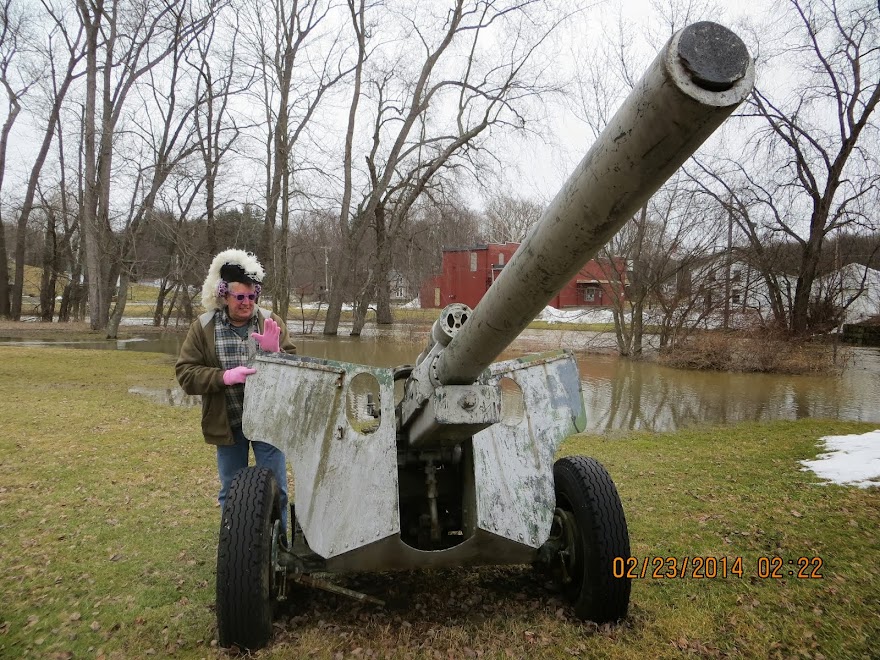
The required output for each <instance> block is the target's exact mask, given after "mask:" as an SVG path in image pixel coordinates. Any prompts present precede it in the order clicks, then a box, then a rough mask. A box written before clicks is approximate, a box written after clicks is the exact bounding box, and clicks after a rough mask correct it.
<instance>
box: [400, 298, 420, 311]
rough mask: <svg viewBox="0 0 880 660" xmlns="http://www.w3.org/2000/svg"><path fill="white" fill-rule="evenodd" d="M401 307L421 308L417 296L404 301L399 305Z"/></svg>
mask: <svg viewBox="0 0 880 660" xmlns="http://www.w3.org/2000/svg"><path fill="white" fill-rule="evenodd" d="M400 307H401V308H402V309H421V307H422V305H421V303H420V302H419V299H418V298H413V299H412V300H410V301H409V302H408V303H404V304H403V305H401V306H400Z"/></svg>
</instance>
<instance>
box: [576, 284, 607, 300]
mask: <svg viewBox="0 0 880 660" xmlns="http://www.w3.org/2000/svg"><path fill="white" fill-rule="evenodd" d="M577 293H578V303H581V304H583V303H585V304H587V305H593V304H596V303H598V302H601V301H602V292H601V290H600V289H599V287H597V286H594V285H592V284H585V283H583V282H579V283H578V285H577Z"/></svg>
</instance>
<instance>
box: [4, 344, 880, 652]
mask: <svg viewBox="0 0 880 660" xmlns="http://www.w3.org/2000/svg"><path fill="white" fill-rule="evenodd" d="M172 362H173V360H172V359H171V358H170V357H168V356H162V355H155V354H148V353H129V352H125V351H122V352H109V351H88V350H76V351H73V350H64V349H54V348H23V347H0V413H2V415H3V419H4V421H5V424H6V428H5V429H4V433H3V434H2V436H0V593H2V594H3V601H2V602H0V657H4V658H6V657H8V658H19V657H33V658H74V657H76V658H79V657H99V658H119V659H127V658H140V657H172V656H173V657H175V658H223V657H227V654H226V653H225V652H223V651H221V650H219V649H217V648H216V647H215V642H214V641H213V640H215V639H216V637H215V635H216V633H215V617H214V610H213V601H214V565H215V553H216V543H217V523H218V512H217V508H216V506H215V499H214V498H215V496H216V483H215V480H216V477H215V474H216V472H215V470H216V468H215V465H214V457H213V453H212V451H211V448H210V447H207V446H205V445H204V443H203V442H202V440H201V437H200V434H199V432H198V423H199V414H200V413H199V411H198V410H197V409H181V408H171V407H166V406H161V405H158V404H154V403H151V402H150V401H149V400H148V399H144V398H139V397H135V396H133V395H131V394H129V393H128V389H129V388H130V387H132V386H135V385H137V386H140V387H156V388H163V387H170V386H172V385H173V374H172ZM870 428H872V427H871V426H869V425H867V424H855V423H845V422H839V421H815V420H802V421H799V422H782V423H773V424H744V425H740V426H736V427H732V428H726V429H717V428H710V429H697V430H691V431H686V432H680V433H674V434H664V435H650V434H633V435H631V436H629V437H627V438H626V439H624V440H614V441H609V440H608V439H606V438H602V437H586V436H584V437H575V438H571V439H569V440H568V441H567V442H566V443H565V444H564V446H563V450H564V453H584V454H589V455H593V456H596V457H597V458H599V459H600V460H601V461H602V462H603V463H604V464H605V466H606V467H607V468H608V470H609V472H610V473H611V475H612V476H613V477H614V479H615V481H616V482H617V484H618V488H619V490H620V493H621V498H622V499H623V503H624V507H625V510H626V514H627V518H628V522H629V529H630V536H631V539H632V549H633V554H634V555H635V556H637V557H639V558H643V557H668V556H676V557H683V556H685V555H689V556H692V557H693V556H697V555H701V556H709V555H711V556H716V557H723V556H727V557H735V556H741V557H743V558H744V567H745V574H744V575H743V577H741V578H740V577H734V576H728V577H727V578H724V579H722V578H720V577H719V578H717V579H694V578H692V577H687V578H684V579H651V578H646V579H641V580H636V581H635V583H634V587H633V594H632V604H631V610H630V617H629V619H628V620H627V621H626V622H625V623H623V624H622V625H618V626H603V627H601V628H597V627H596V626H594V625H592V624H589V623H583V622H580V621H578V620H577V619H576V618H575V617H574V616H573V612H572V611H571V609H570V608H569V607H568V605H567V604H566V603H564V602H563V601H562V600H560V599H559V597H558V596H557V595H556V594H554V593H553V592H552V591H549V590H547V589H546V588H545V587H544V585H543V584H542V582H541V580H540V579H539V578H538V577H537V576H536V575H535V574H534V573H533V572H532V571H531V570H530V569H529V567H514V568H480V569H470V568H461V569H456V570H447V571H438V572H415V573H403V574H393V575H388V574H374V575H352V576H348V577H340V578H339V580H340V581H341V582H342V583H343V584H345V585H347V586H350V587H352V588H355V589H363V590H364V591H368V592H370V593H373V594H374V595H377V596H380V597H385V598H388V600H389V606H388V607H386V608H385V609H381V608H376V607H373V606H369V605H363V604H359V603H355V602H353V601H350V600H348V599H346V598H344V597H339V596H335V595H332V594H327V593H324V592H320V591H312V590H306V589H296V590H295V591H294V592H293V598H292V599H291V602H290V603H289V604H288V605H286V606H285V607H284V608H283V610H282V611H281V613H280V617H279V619H278V625H277V627H276V635H275V640H274V642H273V644H272V645H271V646H270V647H269V648H267V649H265V650H264V651H261V652H259V653H257V654H255V655H256V657H259V658H278V659H281V658H284V659H287V658H301V657H317V658H364V657H383V658H384V657H388V658H411V657H412V658H423V657H424V658H437V657H440V658H463V657H486V658H498V657H500V658H505V657H514V658H531V657H542V658H543V657H549V658H568V657H583V658H623V659H625V660H626V659H631V660H635V659H640V660H641V659H643V658H679V657H709V658H737V657H743V658H759V657H760V658H802V659H803V658H813V659H816V660H818V659H820V658H827V659H830V658H847V659H849V658H871V657H876V649H877V646H878V643H880V620H878V618H877V612H878V608H880V601H878V600H877V593H876V585H877V584H878V583H880V562H878V559H880V546H878V541H877V529H878V526H880V489H868V490H859V489H855V488H846V487H841V486H820V485H817V480H816V478H815V476H814V475H812V474H811V473H806V472H803V471H801V469H800V465H799V463H798V461H799V460H801V459H804V458H812V457H814V456H815V455H816V453H817V451H818V450H817V447H816V439H817V438H819V437H820V436H822V435H828V434H840V433H856V432H864V431H867V430H869V429H870ZM767 555H780V556H784V557H786V558H789V557H797V556H803V555H807V556H821V557H823V558H824V561H825V571H824V577H823V579H821V580H798V579H794V578H791V577H788V576H786V577H784V578H783V579H779V580H771V579H762V578H760V577H759V576H758V574H757V558H758V557H760V556H767Z"/></svg>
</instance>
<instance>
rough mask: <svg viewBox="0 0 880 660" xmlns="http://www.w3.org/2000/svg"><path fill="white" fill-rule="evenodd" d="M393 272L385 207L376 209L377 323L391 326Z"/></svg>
mask: <svg viewBox="0 0 880 660" xmlns="http://www.w3.org/2000/svg"><path fill="white" fill-rule="evenodd" d="M390 272H391V244H390V241H389V238H388V233H387V231H386V227H385V207H384V206H383V205H382V204H380V205H379V206H377V207H376V284H375V289H376V323H377V324H378V325H390V324H391V323H392V322H393V321H394V319H393V318H392V316H391V295H390V291H389V289H388V286H389V279H390Z"/></svg>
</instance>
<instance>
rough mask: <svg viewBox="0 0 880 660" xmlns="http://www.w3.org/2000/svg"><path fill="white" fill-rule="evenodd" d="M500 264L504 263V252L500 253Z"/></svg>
mask: <svg viewBox="0 0 880 660" xmlns="http://www.w3.org/2000/svg"><path fill="white" fill-rule="evenodd" d="M498 265H499V266H503V265H504V253H503V252H499V253H498Z"/></svg>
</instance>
